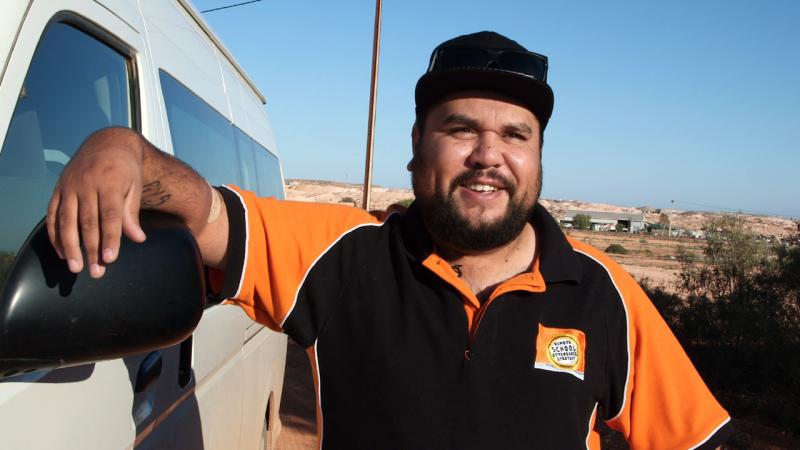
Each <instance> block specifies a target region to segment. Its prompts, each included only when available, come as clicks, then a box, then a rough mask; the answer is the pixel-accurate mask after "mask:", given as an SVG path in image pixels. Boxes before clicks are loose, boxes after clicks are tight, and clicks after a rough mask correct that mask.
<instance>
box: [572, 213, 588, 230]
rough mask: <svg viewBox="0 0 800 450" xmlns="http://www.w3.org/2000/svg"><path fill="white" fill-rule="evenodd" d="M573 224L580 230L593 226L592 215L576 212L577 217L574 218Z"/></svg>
mask: <svg viewBox="0 0 800 450" xmlns="http://www.w3.org/2000/svg"><path fill="white" fill-rule="evenodd" d="M572 224H573V226H574V227H575V228H576V229H578V230H588V229H589V228H591V226H592V216H590V215H588V214H575V217H573V218H572Z"/></svg>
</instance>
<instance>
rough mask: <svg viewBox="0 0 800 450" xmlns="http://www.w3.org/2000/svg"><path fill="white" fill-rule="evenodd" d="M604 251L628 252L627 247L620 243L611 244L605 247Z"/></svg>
mask: <svg viewBox="0 0 800 450" xmlns="http://www.w3.org/2000/svg"><path fill="white" fill-rule="evenodd" d="M606 253H616V254H618V255H627V254H628V249H626V248H625V247H623V246H622V245H620V244H611V245H609V246H608V247H606Z"/></svg>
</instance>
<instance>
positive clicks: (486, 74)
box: [414, 69, 553, 130]
mask: <svg viewBox="0 0 800 450" xmlns="http://www.w3.org/2000/svg"><path fill="white" fill-rule="evenodd" d="M469 90H483V91H491V92H497V93H500V94H503V95H506V96H508V97H510V98H512V99H514V100H517V101H519V102H520V103H522V104H523V105H525V106H526V107H527V108H528V109H530V110H531V112H533V114H534V115H535V116H536V118H537V119H539V125H540V126H541V128H542V130H544V128H545V127H546V126H547V122H548V121H549V120H550V116H551V114H552V113H553V90H552V89H550V86H548V85H547V83H544V82H541V81H539V80H537V79H535V78H532V77H527V76H524V75H517V74H514V73H510V72H506V71H502V70H492V69H456V70H441V71H434V72H428V73H426V74H425V75H423V76H422V77H420V79H419V81H417V87H416V90H415V94H414V97H415V100H416V103H417V110H418V111H420V110H422V111H424V110H427V109H428V108H430V107H431V106H433V105H434V104H436V103H437V102H439V101H440V100H441V99H442V98H444V97H446V96H448V95H450V94H453V93H456V92H459V91H469Z"/></svg>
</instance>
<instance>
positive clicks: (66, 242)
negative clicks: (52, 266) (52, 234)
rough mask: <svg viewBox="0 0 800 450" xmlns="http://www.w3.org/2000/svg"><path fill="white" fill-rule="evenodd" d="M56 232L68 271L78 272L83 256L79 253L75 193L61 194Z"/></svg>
mask: <svg viewBox="0 0 800 450" xmlns="http://www.w3.org/2000/svg"><path fill="white" fill-rule="evenodd" d="M56 220H57V221H58V223H57V225H56V232H57V233H58V240H59V241H60V242H61V248H62V252H63V256H64V258H66V260H67V266H68V267H69V270H70V272H73V273H78V272H80V271H81V270H83V256H82V255H81V248H80V242H81V241H80V236H79V234H78V198H77V196H75V195H62V196H61V201H60V204H59V206H58V212H57V213H56Z"/></svg>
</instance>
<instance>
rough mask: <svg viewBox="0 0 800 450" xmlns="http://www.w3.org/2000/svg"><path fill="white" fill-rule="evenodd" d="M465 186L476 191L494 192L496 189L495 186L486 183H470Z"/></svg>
mask: <svg viewBox="0 0 800 450" xmlns="http://www.w3.org/2000/svg"><path fill="white" fill-rule="evenodd" d="M467 187H468V188H469V189H472V190H473V191H478V192H494V191H496V190H497V187H496V186H490V185H488V184H470V185H468V186H467Z"/></svg>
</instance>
